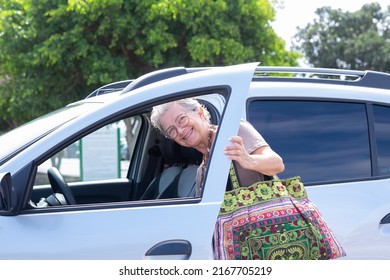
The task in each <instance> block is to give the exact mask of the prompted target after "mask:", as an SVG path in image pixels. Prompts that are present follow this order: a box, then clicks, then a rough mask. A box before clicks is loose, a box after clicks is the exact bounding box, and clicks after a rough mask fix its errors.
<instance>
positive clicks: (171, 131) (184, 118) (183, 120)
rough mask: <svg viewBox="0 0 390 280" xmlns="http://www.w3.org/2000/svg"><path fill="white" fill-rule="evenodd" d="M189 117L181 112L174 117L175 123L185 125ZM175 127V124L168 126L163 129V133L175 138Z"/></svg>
mask: <svg viewBox="0 0 390 280" xmlns="http://www.w3.org/2000/svg"><path fill="white" fill-rule="evenodd" d="M188 122H189V118H188V116H187V115H186V114H181V115H178V116H177V117H176V120H175V123H176V125H177V126H178V127H181V128H183V127H185V126H187V125H188ZM177 134H178V132H177V128H176V126H173V125H172V126H170V127H168V128H167V129H166V130H165V135H166V136H167V137H169V138H171V139H175V138H176V137H177Z"/></svg>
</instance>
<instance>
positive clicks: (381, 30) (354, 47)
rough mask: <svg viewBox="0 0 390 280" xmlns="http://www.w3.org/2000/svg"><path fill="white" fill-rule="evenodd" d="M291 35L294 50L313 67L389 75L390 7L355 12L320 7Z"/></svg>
mask: <svg viewBox="0 0 390 280" xmlns="http://www.w3.org/2000/svg"><path fill="white" fill-rule="evenodd" d="M316 15H317V18H316V19H315V20H314V22H313V23H309V24H307V25H306V27H305V28H300V29H299V31H298V33H297V34H296V35H295V36H294V39H295V43H294V49H295V50H296V51H297V52H302V53H304V56H305V58H306V59H307V62H308V64H311V65H313V66H315V67H329V68H343V69H357V70H377V71H385V72H390V55H389V53H390V28H389V27H390V6H389V7H388V8H387V11H381V7H380V5H379V4H378V3H371V4H366V5H364V6H363V7H362V8H361V10H359V11H356V12H353V13H351V12H345V13H343V12H342V11H341V10H340V9H337V10H333V9H331V8H330V7H322V8H319V9H317V10H316Z"/></svg>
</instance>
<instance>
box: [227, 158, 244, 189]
mask: <svg viewBox="0 0 390 280" xmlns="http://www.w3.org/2000/svg"><path fill="white" fill-rule="evenodd" d="M229 177H230V182H231V184H232V189H237V188H239V187H240V186H241V185H240V182H239V180H238V177H237V172H236V168H235V166H234V162H233V161H232V163H231V164H230V170H229Z"/></svg>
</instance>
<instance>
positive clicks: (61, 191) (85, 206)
mask: <svg viewBox="0 0 390 280" xmlns="http://www.w3.org/2000/svg"><path fill="white" fill-rule="evenodd" d="M273 73H276V74H278V75H273ZM280 73H287V74H284V75H282V74H280ZM188 96H191V97H196V98H197V99H198V100H199V101H200V102H202V103H203V104H204V105H205V106H207V108H208V109H209V111H210V112H211V115H212V120H213V122H214V123H216V124H218V126H219V129H218V134H217V138H216V141H215V142H214V144H213V147H212V156H211V159H210V162H209V168H208V172H207V174H206V181H205V186H204V191H203V193H202V195H201V197H200V198H197V197H194V190H193V187H194V180H195V172H196V168H197V166H198V165H199V163H200V158H201V157H200V155H199V153H198V152H197V151H195V150H192V149H188V148H180V147H179V146H177V144H174V143H173V142H172V141H170V140H168V139H166V138H164V137H163V136H162V135H160V133H159V132H157V131H156V130H155V129H154V128H152V127H151V125H150V123H149V121H148V117H149V114H150V110H151V108H152V107H153V106H154V105H157V104H160V103H163V102H166V101H171V100H174V99H179V98H184V97H188ZM242 118H244V119H247V120H249V121H250V122H251V123H252V124H253V125H254V126H255V128H256V129H258V131H259V132H260V133H261V134H262V135H263V136H264V138H265V139H266V141H267V142H268V143H269V144H270V145H271V146H272V148H273V149H274V150H275V151H276V152H277V153H278V154H279V155H281V156H282V157H283V160H284V163H285V167H286V169H285V171H284V172H283V173H281V174H278V175H279V177H280V178H287V177H292V176H297V175H299V176H301V178H302V181H303V183H304V184H305V185H306V187H307V191H308V195H309V198H311V200H312V201H313V202H314V203H315V204H316V205H317V206H318V208H319V209H320V211H321V212H322V214H323V216H324V218H325V220H326V221H327V223H328V225H329V226H330V228H331V229H332V230H333V232H334V233H335V235H336V236H337V238H338V240H339V241H340V243H341V244H342V246H343V247H344V249H345V251H346V253H347V256H346V257H345V259H390V225H389V222H390V215H389V213H390V75H389V74H386V73H378V72H371V71H347V70H335V69H315V68H288V67H258V63H248V64H242V65H235V66H226V67H210V68H188V69H187V68H184V67H177V68H171V69H165V70H161V71H157V72H153V73H150V74H147V75H145V76H142V77H140V78H138V79H136V80H129V81H121V82H119V83H113V84H111V85H107V86H105V87H102V88H100V89H98V90H96V91H95V92H93V93H92V94H90V95H89V96H88V98H86V99H84V100H80V101H78V102H75V103H73V104H70V105H68V106H66V107H65V108H62V109H60V110H57V111H55V112H52V113H50V114H47V115H45V116H42V117H40V118H38V119H36V120H34V121H31V122H29V123H27V124H25V125H23V126H20V127H18V128H16V129H15V130H13V131H10V132H8V133H6V134H4V135H2V136H1V137H0V183H1V186H0V248H1V249H0V259H57V260H59V259H123V260H124V259H126V260H129V259H134V260H143V259H152V260H159V259H170V260H174V259H193V260H195V259H202V260H204V259H212V258H213V251H212V237H213V231H214V225H215V221H216V217H217V215H218V212H219V209H220V205H221V201H222V197H223V194H224V192H225V187H226V181H227V177H228V170H229V166H230V162H229V160H228V159H227V158H226V157H225V156H224V153H223V149H224V147H225V146H226V145H227V144H228V138H229V137H230V136H232V135H236V133H237V130H238V126H239V122H240V119H242ZM124 141H127V143H124ZM121 149H128V151H125V152H124V151H123V150H121ZM123 154H126V156H125V157H124V156H121V155H123Z"/></svg>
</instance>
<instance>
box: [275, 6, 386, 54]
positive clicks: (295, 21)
mask: <svg viewBox="0 0 390 280" xmlns="http://www.w3.org/2000/svg"><path fill="white" fill-rule="evenodd" d="M283 1H284V5H283V6H284V8H278V7H277V8H276V20H275V21H274V22H273V24H272V26H273V28H274V30H275V32H276V34H277V35H278V36H279V37H281V38H282V39H284V40H285V42H286V48H287V49H288V50H290V47H291V38H292V37H293V36H294V35H295V34H296V33H297V27H300V28H302V27H305V26H306V25H307V24H308V23H309V22H312V21H313V19H314V18H315V10H316V9H317V8H320V7H324V6H330V7H331V8H332V9H341V10H342V11H343V12H347V11H348V12H355V11H357V10H360V9H361V8H362V6H363V5H365V4H368V3H372V2H377V3H379V4H380V5H381V7H382V10H384V9H386V8H387V6H389V5H390V0H283Z"/></svg>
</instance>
